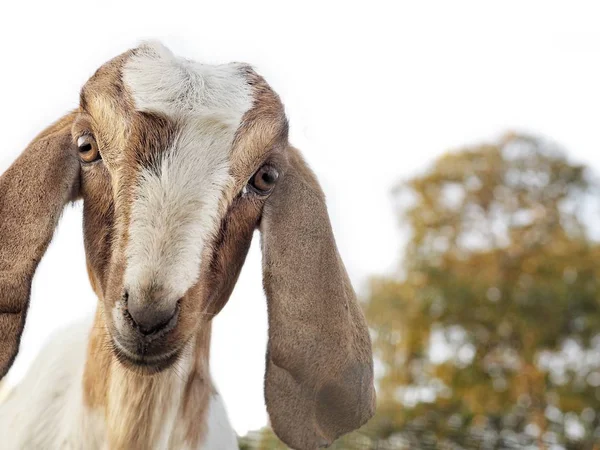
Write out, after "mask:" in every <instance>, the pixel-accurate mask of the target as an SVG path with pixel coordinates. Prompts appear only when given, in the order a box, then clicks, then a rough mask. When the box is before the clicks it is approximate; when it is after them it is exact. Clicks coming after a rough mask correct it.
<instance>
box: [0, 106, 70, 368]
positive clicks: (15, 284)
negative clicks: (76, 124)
mask: <svg viewBox="0 0 600 450" xmlns="http://www.w3.org/2000/svg"><path fill="white" fill-rule="evenodd" d="M73 119H74V114H69V115H67V116H65V117H63V118H62V119H60V120H59V121H58V122H56V123H55V124H53V125H52V126H50V127H48V128H47V129H46V130H44V131H43V132H42V133H41V134H40V135H38V136H37V137H36V138H35V139H34V140H33V142H31V144H29V146H28V147H27V149H25V151H24V152H23V153H22V154H21V156H19V158H18V159H17V160H16V161H15V162H14V163H13V164H12V166H10V167H9V169H8V170H7V171H6V172H5V173H4V174H3V175H2V176H1V177H0V379H2V378H3V377H4V375H6V373H7V372H8V369H9V368H10V366H11V365H12V363H13V361H14V359H15V357H16V356H17V352H18V351H19V343H20V341H21V334H22V332H23V327H24V325H25V316H26V314H27V307H28V305H29V294H30V291H31V281H32V278H33V274H34V272H35V269H36V267H37V265H38V263H39V262H40V259H41V258H42V256H43V255H44V252H45V251H46V248H47V247H48V244H49V243H50V240H51V239H52V235H53V233H54V228H55V227H56V224H57V223H58V219H59V217H60V214H61V211H62V209H63V206H64V205H65V204H66V203H67V202H68V201H69V200H70V199H72V198H74V197H75V195H76V194H75V192H76V190H77V187H78V182H79V181H78V180H79V161H78V159H77V153H76V149H75V147H74V145H73V143H72V140H71V125H72V123H73Z"/></svg>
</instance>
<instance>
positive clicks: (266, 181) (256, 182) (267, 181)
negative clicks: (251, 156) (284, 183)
mask: <svg viewBox="0 0 600 450" xmlns="http://www.w3.org/2000/svg"><path fill="white" fill-rule="evenodd" d="M278 178H279V172H278V171H277V169H275V167H273V166H270V165H268V164H265V165H264V166H262V167H261V168H260V169H258V171H257V172H256V173H255V174H254V176H253V177H252V179H251V180H250V183H248V184H249V185H250V186H251V187H252V188H254V190H255V191H256V192H258V193H259V194H262V195H266V194H268V193H270V192H271V191H272V190H273V188H274V187H275V183H277V179H278Z"/></svg>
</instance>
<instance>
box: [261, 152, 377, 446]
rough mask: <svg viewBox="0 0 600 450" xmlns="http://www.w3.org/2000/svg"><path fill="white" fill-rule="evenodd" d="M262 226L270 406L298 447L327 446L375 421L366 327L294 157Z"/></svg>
mask: <svg viewBox="0 0 600 450" xmlns="http://www.w3.org/2000/svg"><path fill="white" fill-rule="evenodd" d="M288 153H289V163H290V164H289V167H288V169H287V170H286V173H285V174H284V175H283V177H282V179H281V180H280V182H279V183H278V185H277V186H276V187H275V190H274V191H273V193H272V195H271V197H269V199H268V200H267V203H266V204H265V208H264V211H263V216H262V220H261V225H260V229H261V233H262V248H263V278H264V286H265V291H266V294H267V300H268V311H269V343H268V350H267V369H266V376H265V399H266V403H267V409H268V412H269V417H270V419H271V425H272V427H273V430H274V431H275V433H276V434H277V435H278V436H279V437H280V438H281V440H283V441H284V442H285V443H286V444H288V445H289V446H290V447H292V448H295V449H299V450H313V449H316V448H320V447H324V446H328V445H329V444H331V443H332V442H333V441H334V440H335V439H336V438H338V437H339V436H341V435H342V434H344V433H347V432H349V431H352V430H354V429H356V428H358V427H360V426H361V425H363V424H364V423H365V422H366V421H367V420H368V419H369V418H370V417H371V416H372V415H373V413H374V409H375V390H374V386H373V357H372V351H371V340H370V337H369V332H368V328H367V324H366V321H365V318H364V316H363V313H362V311H361V309H360V306H359V304H358V302H357V300H356V296H355V293H354V290H353V289H352V286H351V284H350V280H349V279H348V275H347V273H346V269H345V268H344V265H343V263H342V261H341V259H340V256H339V253H338V250H337V247H336V244H335V241H334V238H333V233H332V230H331V224H330V222H329V216H328V214H327V208H326V205H325V198H324V195H323V192H322V191H321V188H320V187H319V184H318V183H317V180H316V178H315V176H314V174H313V173H312V172H311V171H310V169H309V168H308V167H307V166H306V164H305V163H304V161H303V160H302V158H301V156H300V154H299V153H298V151H297V150H295V149H289V150H288Z"/></svg>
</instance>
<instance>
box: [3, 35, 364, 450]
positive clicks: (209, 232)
mask: <svg viewBox="0 0 600 450" xmlns="http://www.w3.org/2000/svg"><path fill="white" fill-rule="evenodd" d="M80 199H82V200H83V232H84V245H85V251H86V262H87V269H88V274H89V279H90V283H91V286H92V289H93V290H94V292H95V294H96V295H97V297H98V306H97V310H96V313H95V316H94V318H93V321H90V322H88V323H85V324H80V325H78V326H75V327H73V328H70V329H67V330H66V331H65V332H63V333H61V334H59V335H57V336H56V337H55V338H54V339H53V340H52V341H51V342H50V343H49V344H48V345H47V347H46V348H45V349H44V350H42V352H41V356H39V357H38V359H37V360H36V361H35V362H34V364H33V366H32V368H31V369H30V371H29V372H28V374H27V375H26V377H25V379H24V380H23V381H22V383H21V384H20V385H19V386H18V387H17V388H15V390H14V392H12V393H11V394H10V395H9V397H8V399H7V400H6V401H5V403H4V404H2V405H0V447H2V448H3V449H15V448H17V449H21V448H26V449H29V448H35V449H37V448H44V449H54V448H61V449H63V448H73V449H86V450H87V449H198V448H202V449H211V450H217V449H218V450H228V449H233V448H237V441H236V435H235V433H234V431H233V429H232V427H231V425H230V424H229V421H228V419H227V415H226V410H225V407H224V405H223V402H222V400H221V398H220V396H219V395H218V393H217V392H216V391H215V389H214V387H213V385H212V383H211V379H210V375H209V357H208V356H209V344H210V335H211V318H212V317H214V316H215V315H216V314H218V313H219V311H220V310H221V309H222V308H223V306H224V305H225V303H226V302H227V300H228V298H229V296H230V294H231V291H232V289H233V287H234V284H235V282H236V280H237V277H238V274H239V271H240V268H241V267H242V264H243V263H244V259H245V257H246V253H247V251H248V248H249V245H250V241H251V238H252V235H253V233H254V231H255V230H256V229H258V230H260V234H261V247H262V253H263V282H264V289H265V293H266V297H267V304H268V315H269V341H268V348H267V356H266V374H265V385H264V393H265V401H266V405H267V411H268V413H269V418H270V422H271V425H272V427H273V429H274V431H275V433H276V434H277V435H278V436H279V438H280V439H281V440H282V441H283V442H285V443H286V444H287V445H289V446H290V447H292V448H296V449H301V450H304V449H310V450H312V449H316V448H320V447H323V446H328V445H330V444H331V443H332V442H333V441H334V440H335V439H337V438H338V437H339V436H341V435H342V434H345V433H347V432H349V431H351V430H354V429H356V428H358V427H360V426H361V425H362V424H364V423H365V422H366V421H367V420H368V419H369V418H370V417H371V416H372V415H373V413H374V407H375V391H374V387H373V360H372V350H371V342H370V337H369V333H368V329H367V326H366V322H365V319H364V316H363V314H362V312H361V309H360V306H359V304H358V302H357V300H356V297H355V294H354V291H353V289H352V286H351V284H350V281H349V279H348V275H347V273H346V270H345V268H344V266H343V263H342V261H341V259H340V256H339V253H338V251H337V248H336V244H335V241H334V238H333V234H332V229H331V225H330V222H329V217H328V214H327V209H326V205H325V200H324V196H323V193H322V191H321V188H320V187H319V184H318V182H317V180H316V178H315V176H314V174H313V173H312V172H311V171H310V169H309V168H308V167H307V165H306V164H305V163H304V161H303V159H302V157H301V156H300V153H299V152H298V150H296V149H295V148H293V147H292V146H291V145H290V144H289V143H288V123H287V119H286V116H285V113H284V109H283V106H282V103H281V101H280V99H279V97H278V96H277V95H276V94H275V93H274V92H273V90H272V89H271V88H270V87H269V86H268V84H267V83H266V82H265V80H264V79H263V78H262V77H261V76H259V75H258V74H257V73H256V72H255V71H254V70H253V69H252V68H251V67H250V66H248V65H246V64H240V63H232V64H225V65H216V66H212V65H204V64H199V63H196V62H193V61H189V60H186V59H183V58H179V57H176V56H175V55H174V54H173V53H172V52H171V51H170V50H168V49H167V48H166V47H164V46H163V45H162V44H160V43H155V42H149V43H144V44H142V45H140V46H139V47H137V48H135V49H132V50H129V51H127V52H125V53H123V54H121V55H120V56H118V57H116V58H114V59H112V60H111V61H109V62H107V63H106V64H104V65H103V66H101V67H100V69H98V70H97V71H96V73H95V74H94V75H93V76H92V77H91V78H90V79H89V80H88V82H87V83H86V84H85V85H84V87H83V89H82V90H81V93H80V104H79V107H78V108H77V110H75V111H73V112H70V113H68V114H66V115H65V116H64V117H62V118H61V119H60V120H58V121H57V122H56V123H54V124H53V125H51V126H50V127H49V128H47V129H46V130H45V131H43V132H42V133H41V134H39V135H38V136H37V137H36V138H35V139H34V140H33V141H32V142H31V143H30V145H29V146H28V147H27V148H26V149H25V151H24V152H23V153H22V154H21V155H20V157H19V158H18V159H17V160H16V161H15V162H14V163H13V164H12V166H11V167H10V168H9V169H8V170H7V171H6V172H5V173H4V174H3V175H2V177H1V178H0V379H1V378H2V377H4V375H6V373H7V372H8V370H9V368H10V366H11V364H12V363H13V361H14V359H15V357H16V354H17V352H18V349H19V343H20V339H21V334H22V331H23V327H24V324H25V317H26V313H27V308H28V303H29V296H30V290H31V282H32V278H33V276H34V272H35V270H36V267H37V265H38V263H39V261H40V259H41V258H42V256H43V254H44V252H45V250H46V248H47V247H48V245H49V242H50V240H51V239H52V235H53V232H54V229H55V227H56V225H57V223H58V220H59V217H60V215H61V211H62V209H63V207H64V206H65V205H66V204H68V203H69V202H72V201H76V200H80Z"/></svg>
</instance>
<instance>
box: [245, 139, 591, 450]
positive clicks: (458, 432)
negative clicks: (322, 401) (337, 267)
mask: <svg viewBox="0 0 600 450" xmlns="http://www.w3.org/2000/svg"><path fill="white" fill-rule="evenodd" d="M395 195H396V197H397V200H398V201H397V203H398V205H399V216H400V222H401V224H402V225H404V226H407V227H408V230H409V231H410V241H409V243H408V245H407V247H406V251H405V255H404V258H403V261H402V266H401V268H402V271H401V275H398V276H395V277H389V276H387V277H380V278H377V279H374V280H372V282H371V286H370V294H369V296H368V298H367V299H366V300H367V301H366V302H365V311H366V314H367V318H368V321H369V324H370V325H371V328H372V334H373V344H374V349H375V354H376V359H377V364H376V374H377V376H378V411H377V414H376V416H375V417H374V418H373V420H371V421H370V422H369V423H368V424H367V425H366V426H365V427H363V429H361V430H359V431H358V432H355V433H352V434H351V435H349V436H346V437H345V438H343V439H342V440H340V441H339V442H337V443H336V444H335V446H334V448H337V449H342V448H343V449H375V448H377V449H409V448H410V449H436V448H440V449H465V448H468V449H512V448H515V449H516V448H548V449H549V448H553V449H568V450H592V449H593V450H598V449H600V290H599V289H600V286H599V283H600V282H599V281H598V280H600V264H598V262H599V261H600V245H598V243H597V242H596V241H595V240H593V239H591V238H590V235H591V231H593V229H591V228H590V227H589V225H590V224H591V225H594V222H596V220H594V219H595V218H594V216H593V214H594V213H597V211H595V210H594V209H593V206H595V199H596V198H598V191H597V187H596V185H595V183H594V182H593V180H592V179H591V178H590V176H589V173H588V171H587V170H586V169H585V167H583V166H580V165H574V164H571V163H569V162H568V161H567V160H566V159H565V158H564V156H563V155H562V153H561V152H560V151H559V150H558V149H557V148H556V147H555V146H553V145H552V144H551V143H548V142H546V141H543V140H541V139H536V138H532V137H529V136H519V135H507V136H505V137H504V138H502V139H501V140H500V141H499V142H497V143H495V144H493V145H481V146H478V147H474V148H467V149H463V150H461V151H458V152H454V153H449V154H447V155H444V156H442V157H441V158H439V159H438V160H437V161H435V163H434V164H433V166H432V167H431V168H430V169H429V170H428V171H427V172H426V173H425V174H423V175H421V176H418V177H415V178H413V179H411V180H409V181H407V182H405V183H402V184H401V185H400V186H398V188H397V189H396V190H395ZM255 441H256V442H259V443H260V445H259V446H250V447H247V448H255V449H259V448H260V449H276V448H285V447H278V446H277V445H280V444H278V443H277V442H278V441H277V440H276V438H274V436H273V435H272V432H270V431H269V430H264V431H263V432H261V433H260V434H258V435H256V436H255Z"/></svg>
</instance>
